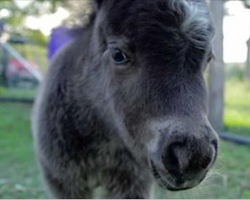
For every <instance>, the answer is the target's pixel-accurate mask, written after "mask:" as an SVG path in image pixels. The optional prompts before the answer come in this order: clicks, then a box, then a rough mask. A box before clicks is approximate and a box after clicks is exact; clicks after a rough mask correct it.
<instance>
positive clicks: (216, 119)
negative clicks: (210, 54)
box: [208, 0, 225, 131]
mask: <svg viewBox="0 0 250 200" xmlns="http://www.w3.org/2000/svg"><path fill="white" fill-rule="evenodd" d="M210 9H211V13H212V16H213V19H214V24H215V28H216V36H215V38H214V41H213V47H214V54H215V59H214V60H213V61H212V62H211V64H210V67H209V77H208V87H209V120H210V122H211V124H212V126H213V127H214V129H215V130H217V131H221V130H222V129H223V112H224V79H225V78H224V61H223V18H224V0H216V1H215V0H211V1H210Z"/></svg>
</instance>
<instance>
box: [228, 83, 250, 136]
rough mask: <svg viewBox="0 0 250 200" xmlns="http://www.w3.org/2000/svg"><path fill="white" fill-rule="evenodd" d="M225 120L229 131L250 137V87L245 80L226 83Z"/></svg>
mask: <svg viewBox="0 0 250 200" xmlns="http://www.w3.org/2000/svg"><path fill="white" fill-rule="evenodd" d="M224 122H225V129H226V130H227V131H229V132H232V133H238V134H243V135H246V136H249V137H250V89H249V88H247V87H245V85H244V84H243V82H240V81H236V80H232V81H228V82H227V83H226V90H225V113H224Z"/></svg>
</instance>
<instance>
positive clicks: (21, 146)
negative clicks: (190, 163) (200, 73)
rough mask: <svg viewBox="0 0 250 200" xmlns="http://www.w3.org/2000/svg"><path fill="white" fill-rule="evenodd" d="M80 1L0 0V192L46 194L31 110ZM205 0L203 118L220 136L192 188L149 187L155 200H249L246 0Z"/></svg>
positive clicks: (249, 5)
mask: <svg viewBox="0 0 250 200" xmlns="http://www.w3.org/2000/svg"><path fill="white" fill-rule="evenodd" d="M80 2H81V6H88V3H87V2H88V0H1V1H0V38H1V39H0V198H48V196H47V195H46V192H45V190H44V187H43V185H42V184H41V181H40V175H39V170H38V167H37V163H36V159H35V155H34V150H33V145H32V135H31V129H30V113H31V109H32V104H33V101H34V98H35V96H36V91H37V88H38V86H39V84H40V82H41V81H42V79H43V76H44V73H45V72H46V69H47V67H48V63H49V61H50V59H51V58H52V57H53V56H54V54H55V52H57V51H58V50H60V48H61V47H62V46H63V45H65V44H66V43H67V42H69V41H70V40H71V39H72V38H71V37H70V36H69V35H67V30H68V28H67V27H70V26H72V24H75V23H77V20H76V19H77V18H76V13H78V11H79V8H80V9H83V7H81V6H80V7H79V3H80ZM209 3H210V9H211V13H212V15H213V17H214V21H215V24H216V28H217V36H216V37H215V39H214V54H215V59H214V61H213V62H212V63H211V64H210V67H209V68H208V70H207V71H206V73H205V77H206V80H207V85H208V91H209V118H210V121H211V123H212V125H213V126H214V128H215V129H216V130H217V131H218V132H219V133H220V136H221V138H222V140H221V146H220V154H219V158H218V161H217V164H216V166H215V167H214V168H213V170H212V171H211V172H210V174H209V176H208V178H207V179H206V180H205V181H204V182H203V183H202V184H201V186H199V187H198V188H195V189H193V190H190V191H185V192H179V193H172V192H166V191H163V190H161V189H159V188H158V187H156V192H155V197H156V198H201V199H202V198H213V199H216V198H235V199H239V198H245V199H247V198H250V1H249V0H233V1H227V0H210V1H209ZM77 9H78V11H77V12H76V10H77ZM85 10H86V11H87V12H88V9H85ZM72 11H74V13H73V12H72ZM72 13H73V15H72ZM74 15H75V16H74ZM86 16H87V15H86ZM82 17H84V15H82Z"/></svg>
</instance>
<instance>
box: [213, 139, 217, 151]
mask: <svg viewBox="0 0 250 200" xmlns="http://www.w3.org/2000/svg"><path fill="white" fill-rule="evenodd" d="M212 145H213V147H214V148H215V150H216V151H217V150H218V141H217V140H213V141H212Z"/></svg>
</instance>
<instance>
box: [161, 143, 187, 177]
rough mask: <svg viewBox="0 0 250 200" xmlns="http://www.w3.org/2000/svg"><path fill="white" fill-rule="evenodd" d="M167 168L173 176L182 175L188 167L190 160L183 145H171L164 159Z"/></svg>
mask: <svg viewBox="0 0 250 200" xmlns="http://www.w3.org/2000/svg"><path fill="white" fill-rule="evenodd" d="M162 160H163V164H164V166H165V168H166V169H167V170H168V172H169V173H171V174H175V175H177V174H181V173H183V172H184V171H185V169H186V167H187V166H188V162H189V161H188V158H187V155H186V150H185V147H184V144H183V143H180V142H176V143H173V144H170V145H169V146H168V147H167V148H166V150H165V154H164V155H163V157H162Z"/></svg>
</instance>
